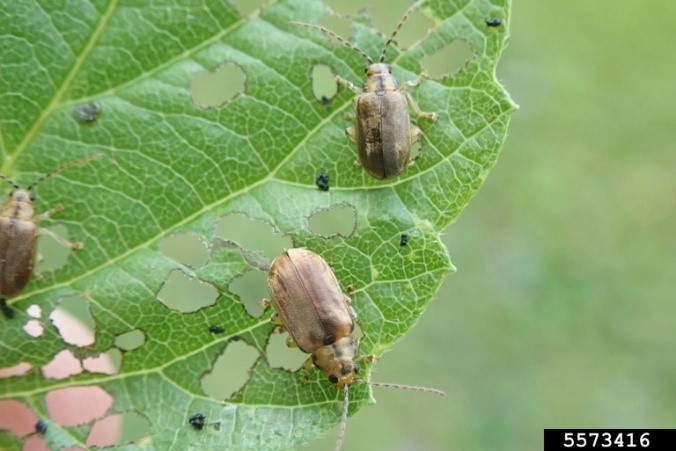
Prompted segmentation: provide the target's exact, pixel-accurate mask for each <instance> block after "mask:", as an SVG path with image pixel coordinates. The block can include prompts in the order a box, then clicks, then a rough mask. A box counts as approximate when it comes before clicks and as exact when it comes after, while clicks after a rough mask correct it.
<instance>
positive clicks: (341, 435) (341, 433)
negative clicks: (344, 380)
mask: <svg viewBox="0 0 676 451" xmlns="http://www.w3.org/2000/svg"><path fill="white" fill-rule="evenodd" d="M343 393H344V394H345V396H344V398H343V411H342V412H341V414H340V429H339V430H338V439H337V440H336V447H335V448H334V451H340V448H342V447H343V439H345V430H346V429H347V412H348V410H349V407H350V398H349V388H348V385H347V384H346V385H343Z"/></svg>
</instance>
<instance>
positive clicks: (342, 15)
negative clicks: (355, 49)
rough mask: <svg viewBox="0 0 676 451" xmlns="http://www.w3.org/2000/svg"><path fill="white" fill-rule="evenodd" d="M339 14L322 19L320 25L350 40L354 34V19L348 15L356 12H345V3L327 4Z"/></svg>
mask: <svg viewBox="0 0 676 451" xmlns="http://www.w3.org/2000/svg"><path fill="white" fill-rule="evenodd" d="M326 3H327V6H330V7H331V8H332V9H333V11H335V12H336V13H337V14H327V15H325V16H324V17H322V19H321V21H320V24H321V25H322V26H324V27H326V28H328V29H329V30H331V31H334V32H336V33H338V35H340V36H342V37H344V38H346V39H347V38H348V37H349V36H350V34H351V33H352V19H351V18H350V17H349V16H348V15H346V14H348V13H352V12H354V11H349V12H348V11H345V10H344V8H342V5H343V4H345V2H344V1H333V2H326Z"/></svg>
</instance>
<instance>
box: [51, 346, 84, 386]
mask: <svg viewBox="0 0 676 451" xmlns="http://www.w3.org/2000/svg"><path fill="white" fill-rule="evenodd" d="M81 372H82V365H81V364H80V361H79V360H78V359H77V358H75V356H74V355H73V352H72V351H71V350H70V349H64V350H63V351H61V352H59V353H57V354H56V355H55V356H54V358H52V360H51V361H49V362H48V363H46V364H45V365H43V367H42V375H43V376H45V377H46V378H47V379H65V378H67V377H70V376H75V375H77V374H80V373H81Z"/></svg>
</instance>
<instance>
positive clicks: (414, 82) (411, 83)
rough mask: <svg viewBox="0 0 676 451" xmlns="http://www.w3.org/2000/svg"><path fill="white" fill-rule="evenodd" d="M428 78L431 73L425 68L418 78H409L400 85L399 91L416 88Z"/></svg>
mask: <svg viewBox="0 0 676 451" xmlns="http://www.w3.org/2000/svg"><path fill="white" fill-rule="evenodd" d="M428 78H430V74H429V73H428V72H427V71H426V70H424V71H422V72H421V73H420V75H418V78H416V79H415V80H409V81H407V82H405V83H402V84H401V85H399V91H405V90H406V89H408V88H414V87H416V86H418V85H419V84H420V83H422V82H423V81H425V80H427V79H428Z"/></svg>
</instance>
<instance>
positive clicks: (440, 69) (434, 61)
mask: <svg viewBox="0 0 676 451" xmlns="http://www.w3.org/2000/svg"><path fill="white" fill-rule="evenodd" d="M473 57H474V51H473V50H472V46H471V45H469V43H467V42H466V41H463V40H462V39H456V40H455V41H453V42H451V43H450V44H447V45H445V46H443V47H442V48H440V49H439V50H437V51H436V52H434V53H432V54H431V55H426V56H424V57H423V58H422V60H420V64H421V65H422V67H423V68H425V70H427V72H428V73H429V75H430V77H431V78H442V77H444V76H447V75H452V74H454V73H456V72H458V71H459V70H461V69H462V68H463V67H465V65H466V64H467V63H468V62H469V60H470V59H472V58H473Z"/></svg>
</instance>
